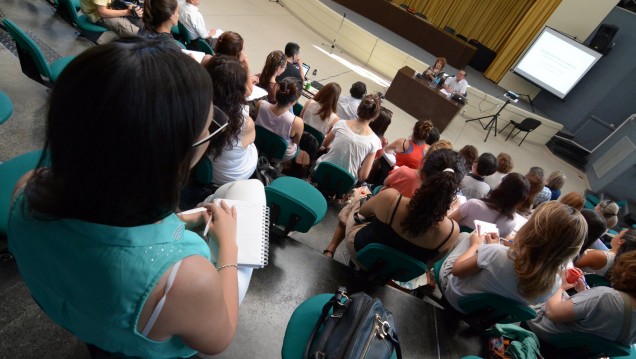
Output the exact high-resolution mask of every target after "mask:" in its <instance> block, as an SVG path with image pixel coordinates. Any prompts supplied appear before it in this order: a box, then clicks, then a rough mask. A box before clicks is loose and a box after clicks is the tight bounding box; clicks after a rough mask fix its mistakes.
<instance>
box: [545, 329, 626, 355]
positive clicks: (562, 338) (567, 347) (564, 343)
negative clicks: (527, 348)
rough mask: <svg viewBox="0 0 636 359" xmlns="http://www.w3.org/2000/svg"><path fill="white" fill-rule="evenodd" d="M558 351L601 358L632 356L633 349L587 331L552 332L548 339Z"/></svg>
mask: <svg viewBox="0 0 636 359" xmlns="http://www.w3.org/2000/svg"><path fill="white" fill-rule="evenodd" d="M546 341H547V342H548V343H550V344H551V345H552V346H553V347H555V348H556V349H557V350H558V351H562V352H563V353H567V354H568V356H569V357H573V358H574V357H578V358H590V357H593V358H599V357H608V356H609V357H616V356H618V357H620V356H627V357H629V356H631V354H632V350H631V348H630V347H626V346H624V345H622V344H619V343H617V342H615V341H611V340H608V339H605V338H601V337H599V336H597V335H594V334H587V333H563V334H552V335H550V336H549V337H548V338H547V340H546Z"/></svg>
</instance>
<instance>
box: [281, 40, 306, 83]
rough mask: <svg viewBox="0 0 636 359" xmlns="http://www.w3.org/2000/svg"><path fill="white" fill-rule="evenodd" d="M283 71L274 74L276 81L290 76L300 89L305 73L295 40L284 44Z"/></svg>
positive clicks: (298, 46)
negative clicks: (276, 74)
mask: <svg viewBox="0 0 636 359" xmlns="http://www.w3.org/2000/svg"><path fill="white" fill-rule="evenodd" d="M285 60H286V61H287V62H286V63H285V71H283V73H281V74H280V75H278V76H276V82H280V81H281V80H282V79H285V78H288V77H289V78H291V79H293V80H294V82H295V83H296V86H297V87H298V88H299V89H302V86H303V82H305V74H304V73H303V61H302V60H301V59H300V45H298V44H297V43H295V42H288V43H287V44H286V45H285Z"/></svg>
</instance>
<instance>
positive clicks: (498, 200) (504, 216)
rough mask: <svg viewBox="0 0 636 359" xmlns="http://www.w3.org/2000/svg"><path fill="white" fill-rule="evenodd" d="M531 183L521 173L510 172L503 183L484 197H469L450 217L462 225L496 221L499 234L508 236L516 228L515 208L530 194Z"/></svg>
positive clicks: (471, 226) (473, 226) (472, 225)
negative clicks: (476, 221)
mask: <svg viewBox="0 0 636 359" xmlns="http://www.w3.org/2000/svg"><path fill="white" fill-rule="evenodd" d="M529 190H530V184H529V183H528V180H527V179H526V178H525V177H524V176H523V175H522V174H519V173H514V172H513V173H510V174H508V175H507V176H506V177H504V179H503V181H501V184H500V185H499V186H497V188H495V189H494V190H493V191H491V192H490V193H488V195H487V196H486V197H485V198H482V199H477V198H473V199H469V200H468V201H466V202H465V203H463V204H461V205H460V206H459V208H457V209H456V210H455V211H454V212H453V213H451V214H450V215H449V218H451V219H453V220H455V221H457V223H459V225H460V226H465V227H468V228H470V229H473V230H474V229H476V228H475V220H480V221H483V222H488V223H494V224H496V225H497V228H498V230H499V235H500V236H501V237H502V238H505V237H508V235H509V234H511V233H512V231H513V230H514V228H515V225H516V221H515V217H514V214H515V210H516V209H517V205H519V203H521V202H522V201H524V200H525V199H526V197H527V196H528V191H529Z"/></svg>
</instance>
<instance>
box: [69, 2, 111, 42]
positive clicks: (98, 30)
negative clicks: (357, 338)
mask: <svg viewBox="0 0 636 359" xmlns="http://www.w3.org/2000/svg"><path fill="white" fill-rule="evenodd" d="M59 3H60V10H61V11H66V14H67V16H68V18H69V19H70V22H71V24H74V25H75V26H77V28H78V29H79V31H80V35H82V36H84V37H85V38H87V39H88V40H90V41H92V42H93V43H97V39H99V37H100V36H102V34H103V33H105V32H107V31H108V29H107V28H105V27H103V26H99V25H95V24H94V23H92V22H91V21H90V20H89V19H88V16H86V15H77V9H76V8H75V5H74V4H73V0H59Z"/></svg>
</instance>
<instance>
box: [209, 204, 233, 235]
mask: <svg viewBox="0 0 636 359" xmlns="http://www.w3.org/2000/svg"><path fill="white" fill-rule="evenodd" d="M204 206H205V208H207V210H208V211H209V212H210V215H211V217H212V218H211V222H210V230H211V231H213V232H214V234H215V235H216V238H217V239H218V240H219V245H220V246H223V245H228V244H233V245H236V208H235V207H230V206H229V205H228V204H227V203H225V201H223V200H221V201H219V202H218V204H216V203H206V204H204Z"/></svg>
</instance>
